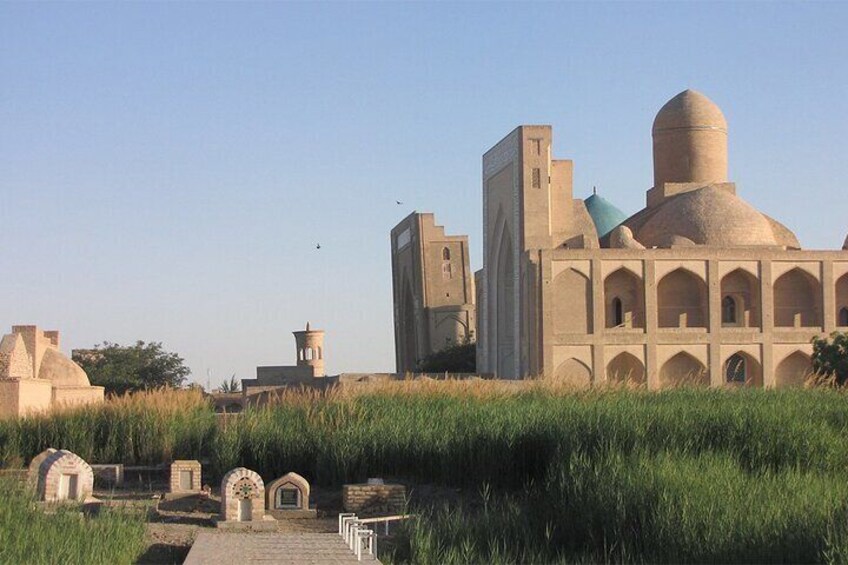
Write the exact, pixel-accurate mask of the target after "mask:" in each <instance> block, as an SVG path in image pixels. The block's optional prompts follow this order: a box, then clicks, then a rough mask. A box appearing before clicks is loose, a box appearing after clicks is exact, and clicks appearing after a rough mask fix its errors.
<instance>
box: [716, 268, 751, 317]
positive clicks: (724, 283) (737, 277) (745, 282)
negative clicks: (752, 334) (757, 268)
mask: <svg viewBox="0 0 848 565" xmlns="http://www.w3.org/2000/svg"><path fill="white" fill-rule="evenodd" d="M731 314H732V315H731ZM721 325H722V326H724V327H744V328H754V327H759V326H760V282H759V280H757V278H756V277H754V276H753V275H752V274H751V273H749V272H748V271H746V270H744V269H736V270H735V271H731V272H730V273H728V274H726V275H725V276H724V277H723V278H722V279H721Z"/></svg>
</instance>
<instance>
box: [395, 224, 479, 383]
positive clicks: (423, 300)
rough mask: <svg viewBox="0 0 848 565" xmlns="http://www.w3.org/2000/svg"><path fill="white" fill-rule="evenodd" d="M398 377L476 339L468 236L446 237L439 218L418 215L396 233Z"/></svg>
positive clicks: (396, 353) (396, 349)
mask: <svg viewBox="0 0 848 565" xmlns="http://www.w3.org/2000/svg"><path fill="white" fill-rule="evenodd" d="M391 241H392V288H393V296H394V318H395V359H396V366H397V372H398V373H403V372H406V371H414V370H415V369H416V367H417V365H418V361H419V360H421V359H423V358H424V357H426V356H427V355H429V354H430V353H434V352H436V351H440V350H441V349H444V348H445V347H446V346H448V345H451V344H457V343H463V342H465V341H473V340H474V339H475V333H476V332H475V329H476V315H475V306H474V301H475V291H474V277H473V275H472V272H471V267H470V261H469V258H468V236H465V235H445V228H444V227H442V226H437V225H436V221H435V219H434V217H433V214H420V213H417V212H413V213H412V214H410V215H409V216H407V217H406V218H404V219H403V220H402V221H401V222H400V223H399V224H398V225H397V226H395V227H394V229H393V230H392V233H391Z"/></svg>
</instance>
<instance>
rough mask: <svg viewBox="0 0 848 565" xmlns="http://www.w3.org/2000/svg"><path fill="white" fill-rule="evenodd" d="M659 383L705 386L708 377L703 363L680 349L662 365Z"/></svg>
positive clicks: (673, 385) (666, 385)
mask: <svg viewBox="0 0 848 565" xmlns="http://www.w3.org/2000/svg"><path fill="white" fill-rule="evenodd" d="M660 384H661V385H662V386H663V387H676V386H707V385H709V384H710V377H709V373H708V372H707V368H706V367H704V364H703V363H701V362H700V361H698V360H697V359H695V358H694V357H693V356H692V355H690V354H688V353H686V352H685V351H681V352H680V353H678V354H677V355H675V356H674V357H672V358H671V359H669V360H668V361H666V362H665V365H663V366H662V369H661V370H660Z"/></svg>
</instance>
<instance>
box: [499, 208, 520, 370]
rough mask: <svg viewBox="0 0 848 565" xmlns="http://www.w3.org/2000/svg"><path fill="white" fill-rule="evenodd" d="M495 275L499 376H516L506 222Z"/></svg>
mask: <svg viewBox="0 0 848 565" xmlns="http://www.w3.org/2000/svg"><path fill="white" fill-rule="evenodd" d="M496 249H497V263H496V271H495V272H496V273H497V275H496V276H495V285H496V287H495V293H496V300H495V304H496V310H495V316H494V318H495V324H496V325H495V329H496V335H495V339H496V341H495V343H496V355H497V365H496V366H497V376H498V377H500V378H514V377H515V376H517V375H516V370H515V294H514V292H515V279H514V277H515V273H514V268H513V265H514V263H513V259H512V254H513V250H514V248H513V241H512V233H511V232H510V229H509V226H508V225H506V223H504V224H503V230H502V232H501V237H500V240H499V241H498V245H497V247H496Z"/></svg>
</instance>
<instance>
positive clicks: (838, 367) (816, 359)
mask: <svg viewBox="0 0 848 565" xmlns="http://www.w3.org/2000/svg"><path fill="white" fill-rule="evenodd" d="M813 371H815V373H816V374H818V375H822V376H828V377H829V376H833V377H834V378H835V379H836V383H837V384H839V385H844V384H845V383H846V381H848V333H840V332H833V333H832V334H830V336H829V337H814V338H813Z"/></svg>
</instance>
